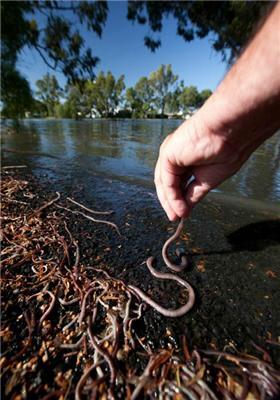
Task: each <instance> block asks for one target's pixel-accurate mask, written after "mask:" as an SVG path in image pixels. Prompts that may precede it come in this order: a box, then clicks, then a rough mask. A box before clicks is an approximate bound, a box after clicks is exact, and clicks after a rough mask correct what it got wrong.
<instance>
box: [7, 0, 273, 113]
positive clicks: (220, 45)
mask: <svg viewBox="0 0 280 400" xmlns="http://www.w3.org/2000/svg"><path fill="white" fill-rule="evenodd" d="M126 5H127V15H126V18H127V20H128V21H132V22H133V23H134V24H141V25H144V26H146V27H147V28H148V29H149V32H150V33H149V34H148V35H146V36H145V37H144V38H143V39H144V43H145V45H146V46H147V47H148V48H149V49H151V51H156V49H157V48H158V47H159V46H160V45H161V38H160V32H161V30H162V28H163V26H164V21H165V19H166V18H167V17H171V18H172V19H173V20H174V21H175V24H176V25H177V27H176V28H177V34H178V35H179V36H181V37H182V38H183V39H184V40H185V41H187V42H190V41H192V40H193V39H194V38H205V37H207V36H208V35H209V34H211V43H212V48H213V49H214V50H215V51H216V52H219V53H220V54H221V55H222V57H223V59H224V60H227V61H228V63H231V62H232V61H234V59H235V58H236V57H237V56H238V54H239V53H240V52H241V50H242V47H243V46H244V44H245V43H246V42H247V41H248V39H249V37H250V35H251V32H252V30H254V29H256V23H257V22H258V21H260V19H261V17H262V16H263V15H265V14H266V13H267V12H268V11H269V9H270V8H272V7H273V6H274V5H275V2H273V1H265V2H261V1H260V2H257V1H253V2H252V1H249V2H248V1H238V2H236V1H234V0H231V1H213V2H207V1H199V2H197V1H150V0H149V1H128V2H127V3H126ZM109 12H110V3H109V2H107V1H105V0H104V1H89V0H88V1H70V0H69V1H67V2H62V1H56V0H49V1H33V0H26V1H16V2H15V1H2V2H1V15H2V16H3V18H2V20H1V22H2V24H1V79H0V81H1V106H2V108H3V111H5V113H6V115H5V114H4V113H2V114H3V115H4V116H9V117H12V118H18V117H21V116H22V115H23V114H24V110H26V109H28V108H34V103H35V105H36V107H37V108H39V110H40V109H41V107H42V106H43V105H42V104H41V103H38V102H37V103H36V102H35V101H34V98H33V95H32V91H31V88H30V84H29V82H28V80H27V79H26V78H25V77H24V76H23V75H22V74H21V71H20V70H19V68H18V61H19V59H20V57H22V56H23V50H24V49H25V48H29V49H31V50H33V51H34V52H36V53H37V54H38V55H39V56H40V57H41V59H42V60H43V61H44V63H45V64H46V65H47V66H48V68H49V69H50V70H53V71H54V73H55V72H61V73H62V74H63V75H64V76H65V78H66V79H67V82H68V84H69V85H71V89H70V86H69V88H68V90H69V95H68V96H69V97H70V98H75V96H76V94H75V93H77V90H80V89H81V87H80V85H79V84H78V85H77V83H78V82H79V81H81V80H83V81H84V80H92V79H94V78H95V68H96V65H97V64H98V61H99V58H98V57H97V55H96V54H92V49H91V48H89V47H87V42H86V40H85V37H84V36H83V35H82V34H81V32H82V31H83V30H87V31H88V32H89V33H91V34H92V37H93V38H94V36H97V37H99V38H101V36H102V32H103V29H104V27H105V25H106V21H107V17H108V15H109ZM73 20H75V21H78V23H77V24H76V23H75V24H73ZM81 28H83V29H81ZM91 43H92V42H91ZM103 75H104V77H107V75H108V74H107V75H105V74H103ZM49 79H53V78H50V77H49ZM102 79H103V78H102ZM104 79H105V78H104ZM110 80H111V81H112V79H111V78H110ZM146 83H147V82H146V81H145V80H143V81H141V82H140V83H139V85H138V86H137V88H136V87H134V88H131V89H132V90H130V92H129V94H128V96H127V97H128V99H127V104H129V102H131V103H133V114H134V115H135V116H138V115H147V114H149V113H150V112H152V113H154V112H157V111H158V112H159V113H160V114H161V115H163V114H164V112H163V111H162V110H165V109H167V108H168V107H171V109H172V108H174V109H175V110H176V109H178V103H177V100H178V96H177V97H176V96H173V97H172V96H170V95H169V96H168V97H166V96H164V92H163V94H161V100H159V99H154V101H153V102H152V103H149V105H147V101H144V100H143V96H142V95H140V94H139V91H140V93H141V91H142V89H141V88H142V87H145V85H146ZM89 86H90V84H89ZM109 86H110V85H109ZM177 86H178V88H176V89H174V92H175V90H177V95H178V94H180V103H179V104H180V105H181V107H183V105H184V104H185V100H184V98H186V99H188V98H189V97H196V96H197V94H196V91H195V88H192V89H191V90H189V92H185V95H183V94H182V98H181V92H183V91H184V90H182V87H181V86H180V84H179V83H178V82H177ZM152 88H153V86H152ZM123 90H124V89H123ZM153 90H157V89H153ZM149 91H150V85H149ZM149 91H148V93H145V96H147V97H149ZM64 92H65V90H64ZM70 93H71V94H70ZM206 94H207V93H206ZM199 95H201V94H199ZM82 97H84V92H83V93H82ZM125 97H126V96H125ZM202 97H203V95H202ZM182 100H183V101H182ZM67 101H68V97H67ZM160 101H161V103H159V102H160ZM200 102H201V100H200ZM74 103H75V101H74ZM198 103H199V101H198ZM68 106H69V108H71V102H70V104H69V103H68ZM130 106H131V105H130ZM49 107H50V105H49ZM107 107H108V105H107ZM147 107H148V110H147V109H146V108H147ZM56 108H58V109H59V107H58V106H57V104H56ZM62 108H63V107H62V106H61V109H62ZM41 111H42V110H41ZM47 112H48V114H49V113H50V112H51V111H50V109H48V110H47ZM69 112H70V111H69ZM79 112H83V111H79ZM106 112H107V113H108V110H107V111H106Z"/></svg>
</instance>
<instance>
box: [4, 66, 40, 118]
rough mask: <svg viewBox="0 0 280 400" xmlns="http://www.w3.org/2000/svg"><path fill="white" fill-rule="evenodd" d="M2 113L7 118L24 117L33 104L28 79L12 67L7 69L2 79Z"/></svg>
mask: <svg viewBox="0 0 280 400" xmlns="http://www.w3.org/2000/svg"><path fill="white" fill-rule="evenodd" d="M1 91H2V93H1V95H2V96H1V101H2V103H3V110H2V115H3V116H4V117H6V118H14V119H18V118H23V117H24V116H25V111H28V110H30V109H31V108H32V106H33V98H32V92H31V89H30V87H29V83H28V81H27V80H26V79H25V78H23V77H22V76H21V75H20V73H19V72H18V71H17V70H15V69H14V68H11V69H10V70H9V69H8V68H6V69H5V71H3V73H2V80H1Z"/></svg>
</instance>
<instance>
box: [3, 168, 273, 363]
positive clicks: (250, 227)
mask: <svg viewBox="0 0 280 400" xmlns="http://www.w3.org/2000/svg"><path fill="white" fill-rule="evenodd" d="M9 173H10V171H9ZM14 176H15V177H17V178H20V179H24V180H27V181H29V182H30V184H31V186H32V190H33V191H34V192H36V194H37V195H38V196H37V197H35V198H34V199H32V200H30V201H32V207H35V208H36V206H38V205H39V204H42V201H44V200H49V199H50V197H52V196H53V193H54V192H55V191H59V192H60V193H61V196H62V198H63V199H65V197H66V196H70V197H72V198H74V199H75V200H77V201H79V202H81V203H82V204H84V205H86V206H88V207H90V208H93V209H97V210H101V211H106V210H112V211H114V214H113V215H112V217H111V219H110V220H111V221H113V222H114V223H116V224H117V225H118V227H119V229H120V232H121V236H118V235H117V234H116V232H115V231H114V230H112V229H111V228H110V227H108V226H100V225H96V224H94V223H93V222H92V221H89V220H86V219H84V218H82V217H77V216H75V215H72V214H69V215H68V216H67V224H69V228H70V230H71V233H72V235H73V236H74V237H75V238H77V240H78V243H79V246H80V254H81V263H85V264H88V265H90V264H91V263H92V264H97V263H98V265H99V266H102V268H104V269H105V270H106V271H107V272H108V273H109V274H110V275H111V276H113V277H115V278H118V279H121V280H123V281H124V282H125V283H126V284H133V285H135V286H139V287H141V288H142V289H143V290H145V291H146V292H147V293H149V295H151V296H152V297H153V298H155V299H156V300H157V301H158V302H160V303H162V304H163V305H165V306H167V307H175V306H178V304H180V303H181V302H183V301H184V295H185V294H184V293H183V291H182V290H181V288H179V287H178V286H176V284H174V283H169V282H163V281H162V282H161V281H158V280H155V279H154V278H153V277H152V276H151V275H150V274H149V272H148V270H147V268H146V266H145V264H143V262H144V261H145V260H146V259H147V258H148V257H149V256H151V255H153V256H155V257H156V258H157V268H159V269H161V267H162V265H163V263H162V259H161V248H162V245H163V243H164V242H165V240H166V239H167V238H168V237H169V236H170V235H171V234H172V233H173V232H174V230H175V228H176V224H170V223H169V222H168V221H167V219H166V218H165V216H164V214H163V212H162V210H161V208H160V206H159V204H158V202H157V199H156V196H155V193H154V191H151V190H149V189H147V188H143V187H139V186H134V185H131V184H128V183H124V182H119V181H117V180H110V179H105V178H102V177H98V176H88V177H86V178H81V179H79V177H76V179H74V180H73V179H72V177H71V176H65V177H64V179H57V178H53V177H51V176H48V175H46V174H44V175H41V177H38V176H37V177H35V176H34V175H33V174H31V173H30V172H28V170H27V171H26V170H25V169H22V170H16V172H14ZM51 194H52V196H51ZM279 231H280V218H279V216H278V215H276V214H275V213H274V212H272V211H269V210H267V211H263V210H262V211H256V210H252V212H250V211H248V209H247V208H244V207H241V206H238V205H236V206H232V204H226V203H225V202H218V201H216V200H215V201H213V200H211V199H207V200H205V201H204V202H203V203H202V204H201V205H199V206H198V207H197V208H196V209H195V210H194V211H193V214H192V216H191V218H190V219H189V220H188V222H187V223H186V225H185V227H184V231H183V234H182V235H181V240H180V241H178V245H179V246H180V247H181V248H182V249H183V250H184V251H185V253H186V254H187V255H188V257H189V260H190V267H189V268H188V269H187V270H186V271H184V272H182V273H180V276H182V277H183V278H184V279H186V280H187V281H188V282H190V284H191V285H192V286H193V288H194V290H195V293H196V302H195V306H194V307H193V309H192V310H191V311H190V312H189V313H187V314H186V315H185V316H183V317H180V318H176V319H171V318H165V317H163V316H162V315H160V314H158V313H157V312H156V311H154V310H152V309H151V308H149V307H147V309H146V311H145V315H144V318H143V320H142V321H141V325H137V329H138V330H139V334H141V335H142V336H143V337H145V338H146V339H147V341H148V343H149V345H150V347H151V349H152V350H154V351H157V350H158V349H161V348H166V347H167V346H168V345H170V346H172V347H173V348H175V349H176V348H177V349H179V348H180V346H181V338H182V336H186V337H187V340H188V345H189V347H190V348H191V349H209V348H211V349H219V350H223V349H225V348H234V347H236V348H237V349H238V350H239V351H241V352H242V353H249V354H254V355H256V356H258V357H260V356H262V353H261V352H260V350H258V349H257V347H256V345H257V346H261V348H262V349H265V350H267V351H268V352H269V354H270V355H271V357H272V359H273V362H274V364H275V365H276V366H278V367H280V346H279V344H278V345H277V344H276V345H275V344H272V342H278V343H279V335H280V305H279V289H280V263H279V260H280V235H279ZM166 332H168V335H167V334H166ZM135 361H136V362H137V361H139V360H137V357H136V359H135Z"/></svg>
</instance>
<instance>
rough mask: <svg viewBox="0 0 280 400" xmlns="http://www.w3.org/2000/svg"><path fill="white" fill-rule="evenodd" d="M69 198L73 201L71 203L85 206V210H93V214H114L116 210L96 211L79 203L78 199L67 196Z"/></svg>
mask: <svg viewBox="0 0 280 400" xmlns="http://www.w3.org/2000/svg"><path fill="white" fill-rule="evenodd" d="M67 200H69V201H71V203H73V204H76V205H77V206H79V207H81V208H83V209H84V210H86V211H88V212H91V213H93V214H99V215H110V214H113V212H114V211H95V210H92V209H91V208H87V207H85V206H84V205H83V204H80V203H78V202H77V201H75V200H73V199H71V197H67Z"/></svg>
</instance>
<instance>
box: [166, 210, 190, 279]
mask: <svg viewBox="0 0 280 400" xmlns="http://www.w3.org/2000/svg"><path fill="white" fill-rule="evenodd" d="M183 226H184V218H181V220H180V223H179V225H178V227H177V229H176V232H175V233H174V235H172V236H171V237H170V238H169V239H167V241H166V242H165V243H164V245H163V248H162V258H163V260H164V262H165V264H166V266H167V267H168V268H169V269H171V270H172V271H175V272H181V271H183V269H184V268H186V266H187V265H188V260H187V257H186V256H183V257H181V263H180V265H177V264H174V263H173V262H171V261H170V260H169V258H168V254H167V251H168V248H169V246H170V245H171V243H172V242H174V240H176V239H177V238H178V237H179V236H180V233H181V232H182V229H183ZM177 254H178V253H177Z"/></svg>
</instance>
